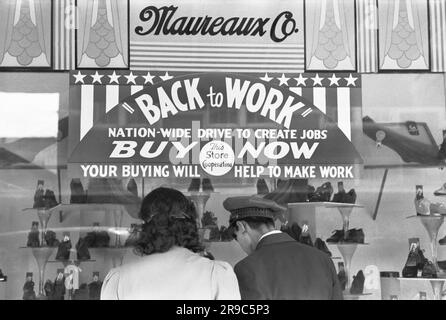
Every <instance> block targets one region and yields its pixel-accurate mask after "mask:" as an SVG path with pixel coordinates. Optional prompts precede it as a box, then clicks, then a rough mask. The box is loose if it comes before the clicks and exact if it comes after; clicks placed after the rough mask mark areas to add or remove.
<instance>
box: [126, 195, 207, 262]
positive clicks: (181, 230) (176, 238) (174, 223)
mask: <svg viewBox="0 0 446 320" xmlns="http://www.w3.org/2000/svg"><path fill="white" fill-rule="evenodd" d="M139 216H140V218H141V219H142V220H143V221H144V223H143V224H142V230H141V234H140V236H139V238H138V241H137V242H136V244H135V252H136V254H138V255H142V256H143V255H149V254H153V253H161V252H166V251H168V250H169V249H170V248H172V247H173V246H174V245H176V246H179V247H183V248H186V249H189V250H191V251H193V252H200V251H203V249H204V248H203V247H202V245H201V242H200V237H199V234H198V227H197V222H196V220H197V212H196V210H195V206H194V205H193V203H192V202H191V201H190V200H188V199H187V198H186V197H185V196H184V195H183V194H182V193H181V192H180V191H178V190H175V189H170V188H157V189H155V190H153V191H152V192H150V193H149V194H148V195H147V196H146V197H145V198H144V200H143V201H142V205H141V210H140V213H139Z"/></svg>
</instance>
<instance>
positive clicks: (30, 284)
mask: <svg viewBox="0 0 446 320" xmlns="http://www.w3.org/2000/svg"><path fill="white" fill-rule="evenodd" d="M22 299H23V300H36V292H35V291H34V281H33V273H32V272H27V273H26V280H25V284H24V285H23V297H22Z"/></svg>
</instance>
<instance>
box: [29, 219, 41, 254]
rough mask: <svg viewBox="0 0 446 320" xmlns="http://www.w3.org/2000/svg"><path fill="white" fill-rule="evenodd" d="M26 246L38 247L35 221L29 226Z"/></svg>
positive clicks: (38, 235) (38, 240)
mask: <svg viewBox="0 0 446 320" xmlns="http://www.w3.org/2000/svg"><path fill="white" fill-rule="evenodd" d="M26 246H27V247H31V248H37V247H40V232H39V223H38V222H37V221H33V223H32V225H31V231H30V232H29V233H28V241H27V242H26Z"/></svg>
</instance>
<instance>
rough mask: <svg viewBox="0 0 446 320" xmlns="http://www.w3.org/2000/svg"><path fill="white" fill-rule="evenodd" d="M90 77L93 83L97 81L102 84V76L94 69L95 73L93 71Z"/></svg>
mask: <svg viewBox="0 0 446 320" xmlns="http://www.w3.org/2000/svg"><path fill="white" fill-rule="evenodd" d="M90 77H92V78H93V83H95V82H99V84H102V80H101V78H102V77H103V76H100V75H99V73H98V72H97V71H96V73H95V74H94V75H90Z"/></svg>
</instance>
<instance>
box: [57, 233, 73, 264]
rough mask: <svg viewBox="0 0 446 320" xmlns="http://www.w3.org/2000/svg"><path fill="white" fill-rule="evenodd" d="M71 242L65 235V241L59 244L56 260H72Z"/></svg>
mask: <svg viewBox="0 0 446 320" xmlns="http://www.w3.org/2000/svg"><path fill="white" fill-rule="evenodd" d="M70 249H71V240H70V237H69V236H68V235H64V239H63V241H62V242H61V243H60V244H59V247H58V249H57V253H56V260H59V261H67V260H69V259H70Z"/></svg>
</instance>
